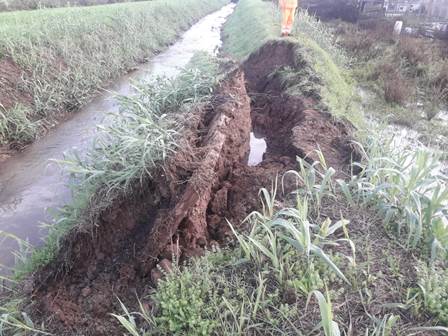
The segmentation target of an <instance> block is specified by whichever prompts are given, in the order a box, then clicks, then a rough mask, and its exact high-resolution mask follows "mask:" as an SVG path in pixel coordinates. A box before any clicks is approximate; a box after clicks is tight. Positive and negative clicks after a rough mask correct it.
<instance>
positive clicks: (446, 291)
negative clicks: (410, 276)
mask: <svg viewBox="0 0 448 336" xmlns="http://www.w3.org/2000/svg"><path fill="white" fill-rule="evenodd" d="M417 273H418V279H419V280H418V285H419V290H420V292H419V294H420V296H419V299H420V300H421V302H422V304H423V308H424V309H425V310H426V311H428V312H430V313H431V314H432V315H434V316H435V317H436V318H437V319H438V320H439V321H440V322H441V323H442V324H443V325H444V326H448V270H446V269H442V268H439V267H428V266H426V265H424V264H420V265H418V267H417Z"/></svg>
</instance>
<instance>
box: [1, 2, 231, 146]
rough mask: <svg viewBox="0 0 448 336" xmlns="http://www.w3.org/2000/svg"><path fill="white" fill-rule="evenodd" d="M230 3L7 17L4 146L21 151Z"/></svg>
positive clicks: (111, 7) (153, 4)
mask: <svg viewBox="0 0 448 336" xmlns="http://www.w3.org/2000/svg"><path fill="white" fill-rule="evenodd" d="M223 3H224V1H220V0H214V1H205V0H188V1H182V2H176V3H175V2H169V3H166V1H161V0H159V1H146V2H136V3H122V4H115V5H107V6H94V7H78V8H60V9H49V10H39V11H25V12H12V13H0V71H1V74H2V78H1V79H0V80H1V81H2V85H1V87H0V145H4V146H8V147H9V149H16V148H21V147H23V146H24V145H26V144H28V143H30V142H32V141H33V140H35V139H36V138H38V137H39V136H40V135H42V134H44V133H45V132H46V131H47V130H48V129H49V128H51V127H53V126H54V125H55V124H57V122H58V120H60V119H61V117H62V116H65V115H66V114H67V113H69V112H73V111H76V110H77V109H78V108H79V107H80V106H81V105H82V104H84V103H85V102H86V101H88V99H90V98H91V97H92V95H93V94H94V93H95V92H97V91H98V90H99V89H101V88H102V87H103V86H104V85H106V84H107V82H108V81H110V80H111V79H113V78H117V77H118V76H119V75H121V74H123V73H125V72H127V71H129V70H131V69H132V68H133V67H134V66H135V65H136V64H138V63H141V62H143V61H145V60H147V59H148V58H149V57H151V56H152V55H154V54H156V53H157V52H158V51H160V50H162V49H163V48H165V47H166V46H167V45H168V44H170V43H171V42H173V41H174V40H175V39H176V38H177V36H178V35H179V33H180V32H182V31H183V30H185V29H186V28H187V27H189V26H190V25H191V24H192V23H193V22H194V21H196V20H197V19H198V18H200V17H202V16H203V15H204V14H206V13H209V12H210V11H211V10H214V9H217V8H218V7H219V6H220V5H222V4H223Z"/></svg>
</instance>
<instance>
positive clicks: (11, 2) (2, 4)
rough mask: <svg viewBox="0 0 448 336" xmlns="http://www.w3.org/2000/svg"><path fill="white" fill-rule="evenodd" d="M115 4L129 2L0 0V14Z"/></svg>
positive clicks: (121, 0)
mask: <svg viewBox="0 0 448 336" xmlns="http://www.w3.org/2000/svg"><path fill="white" fill-rule="evenodd" d="M131 1H132V0H131ZM136 1H139V0H136ZM140 1H141V0H140ZM116 2H129V0H71V1H68V0H0V12H2V11H14V10H30V9H43V8H55V7H70V6H94V5H105V4H113V3H116Z"/></svg>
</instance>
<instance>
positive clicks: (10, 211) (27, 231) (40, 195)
mask: <svg viewBox="0 0 448 336" xmlns="http://www.w3.org/2000/svg"><path fill="white" fill-rule="evenodd" d="M233 8H234V5H227V6H225V7H224V8H222V9H221V10H219V11H217V12H215V13H213V14H211V15H208V16H207V17H205V18H203V19H202V20H201V21H199V22H198V23H197V24H195V25H194V26H193V27H192V28H191V29H190V30H188V31H187V32H186V33H185V34H184V35H183V37H182V38H181V39H180V40H179V42H177V43H176V44H174V45H173V46H171V47H170V48H169V49H168V50H167V51H165V52H164V53H162V54H160V55H158V56H157V57H155V58H154V59H153V60H152V61H151V62H149V63H148V64H145V65H143V66H141V67H140V68H139V69H138V70H137V71H135V72H134V73H132V74H130V75H129V76H125V77H123V78H122V79H121V80H119V81H118V82H117V83H116V84H115V85H113V86H112V87H110V88H109V89H108V91H110V92H118V93H119V94H121V95H129V94H131V91H132V90H131V81H134V80H147V79H149V78H151V77H153V76H158V75H159V76H160V75H166V76H171V77H172V76H175V75H176V74H177V73H178V71H179V67H183V66H185V65H186V64H187V63H188V62H189V61H190V59H191V57H192V56H193V54H194V53H195V52H197V51H206V52H209V53H215V52H216V51H217V49H218V48H219V47H220V45H221V36H220V35H221V33H220V32H221V27H222V25H223V24H224V22H225V21H226V18H227V17H228V16H229V15H230V14H231V13H232V11H233ZM110 92H105V93H104V94H102V95H100V96H98V97H97V98H95V99H94V100H92V101H91V102H90V103H89V104H88V105H86V106H85V107H84V108H83V109H82V110H81V111H79V112H78V113H76V114H75V115H74V116H73V117H72V118H71V119H69V120H67V121H66V122H64V123H61V125H60V126H58V127H57V128H56V129H54V130H52V131H51V132H50V134H48V135H47V136H46V137H45V138H43V139H41V140H40V141H38V142H36V143H35V144H33V145H32V146H30V147H29V148H27V149H26V150H25V151H24V152H23V153H20V154H18V155H17V156H15V157H14V158H12V159H10V160H8V161H6V162H2V164H1V165H0V231H5V232H8V233H11V234H14V235H16V236H17V237H19V238H21V239H28V240H29V241H30V243H31V244H33V245H35V246H36V245H39V244H40V243H41V238H42V237H43V236H44V235H45V234H46V233H45V232H42V231H41V230H40V229H39V223H40V222H43V221H47V220H49V219H50V217H49V215H48V213H47V209H49V208H54V209H56V208H58V207H61V206H63V205H64V204H66V203H67V202H68V201H70V199H71V194H70V190H69V189H68V187H67V185H66V184H67V181H68V177H67V176H63V175H62V172H61V170H60V168H59V167H57V166H56V165H55V164H50V163H49V160H50V159H62V158H63V153H64V152H67V151H69V150H71V149H74V148H75V149H77V150H78V151H80V152H81V153H82V151H83V150H85V149H86V148H88V147H89V146H90V144H91V141H92V138H93V136H94V134H95V131H96V127H97V126H98V125H100V124H101V123H103V122H104V117H105V116H106V114H107V113H110V112H118V105H117V103H116V101H115V99H114V95H113V94H112V93H110ZM17 248H18V246H17V244H16V242H15V241H13V240H7V241H2V243H1V244H0V265H5V266H6V267H8V266H12V265H13V261H14V259H13V255H12V253H11V252H12V251H13V250H15V249H17ZM0 273H3V274H4V273H5V269H3V271H1V270H0Z"/></svg>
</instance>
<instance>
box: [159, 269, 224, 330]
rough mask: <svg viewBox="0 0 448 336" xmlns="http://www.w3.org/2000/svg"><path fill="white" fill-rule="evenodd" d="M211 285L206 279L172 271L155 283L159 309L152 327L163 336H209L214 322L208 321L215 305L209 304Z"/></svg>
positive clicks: (188, 272)
mask: <svg viewBox="0 0 448 336" xmlns="http://www.w3.org/2000/svg"><path fill="white" fill-rule="evenodd" d="M214 292H215V290H214V283H212V282H211V281H208V278H207V277H201V279H198V277H197V276H195V275H193V274H192V272H191V271H189V270H188V269H187V270H185V272H180V271H178V272H172V273H170V274H168V275H167V276H166V278H165V279H164V280H162V281H160V282H159V287H158V289H157V292H156V294H155V295H154V300H155V301H156V303H157V304H158V306H159V308H160V312H159V314H158V315H157V316H156V317H155V319H154V321H155V325H156V326H157V329H158V330H159V331H160V332H162V333H163V334H169V335H204V336H205V335H210V334H211V333H212V331H213V329H214V327H215V326H216V324H217V322H216V321H213V320H212V319H210V318H208V317H209V315H214V313H215V310H216V308H217V307H218V303H217V302H210V299H211V298H213V297H215V299H216V296H214V295H213V293H214Z"/></svg>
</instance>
